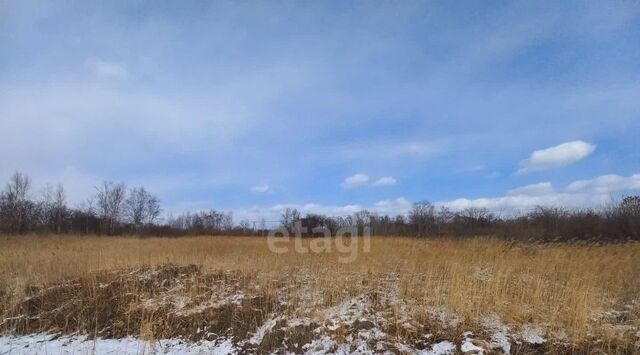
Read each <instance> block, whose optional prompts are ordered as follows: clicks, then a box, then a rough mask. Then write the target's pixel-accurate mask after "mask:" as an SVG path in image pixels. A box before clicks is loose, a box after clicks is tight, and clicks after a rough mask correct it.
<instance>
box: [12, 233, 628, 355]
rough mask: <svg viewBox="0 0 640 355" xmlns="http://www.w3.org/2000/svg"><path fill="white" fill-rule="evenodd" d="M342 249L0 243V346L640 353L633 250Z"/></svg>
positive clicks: (378, 241)
mask: <svg viewBox="0 0 640 355" xmlns="http://www.w3.org/2000/svg"><path fill="white" fill-rule="evenodd" d="M325 241H330V242H331V243H333V242H334V238H331V239H327V240H325ZM302 242H303V243H304V244H305V245H308V244H309V243H318V242H319V240H318V239H313V240H309V239H305V240H303V241H302ZM283 243H285V242H280V245H283ZM352 243H353V244H351V246H352V247H353V248H354V249H351V251H350V252H349V253H353V254H352V255H354V256H355V258H354V260H353V262H350V263H341V262H339V260H340V259H339V258H340V257H343V258H344V257H345V256H346V255H347V254H348V253H347V252H345V251H344V250H343V251H342V252H341V251H339V250H337V249H336V248H335V244H331V245H334V247H333V248H332V250H331V251H330V252H324V253H307V254H300V253H296V252H294V251H293V249H294V246H293V242H289V245H288V246H289V252H287V253H283V254H277V253H274V252H272V251H270V250H269V248H268V245H267V241H266V239H265V238H258V237H207V236H202V237H190V238H179V239H167V238H125V237H113V238H111V237H74V236H59V237H37V236H29V237H2V238H0V299H1V302H0V315H1V318H0V320H1V321H2V322H1V323H0V330H1V331H2V333H3V336H2V338H1V341H0V352H4V351H8V350H11V351H12V352H17V353H19V352H21V351H22V352H29V350H31V351H33V350H34V348H33V346H34V345H31V348H24V345H26V344H29V341H30V340H29V339H31V340H33V339H36V338H37V339H41V340H42V337H45V338H46V336H45V335H43V334H58V335H62V336H63V337H61V338H58V339H56V340H53V341H50V342H44V343H40V344H41V345H40V346H41V347H42V348H40V350H41V351H43V352H44V351H51V349H48V348H45V347H46V346H49V345H51V344H54V343H55V342H60V343H64V342H65V341H66V343H65V344H66V346H68V347H67V349H68V350H69V349H71V350H74V349H75V351H87V352H88V351H90V349H91V347H88V346H85V345H83V344H90V343H91V344H93V342H92V341H91V340H86V341H83V340H84V339H85V338H88V339H93V338H97V339H104V340H101V341H102V343H100V342H96V343H95V344H99V345H93V346H96V349H103V350H104V351H120V352H121V351H124V350H123V349H125V348H126V351H129V352H144V351H146V352H148V351H150V350H155V351H160V350H162V351H172V349H174V351H176V352H188V351H192V352H199V351H209V352H215V351H218V352H221V353H224V352H230V351H236V352H240V353H242V352H250V353H253V352H258V353H269V352H285V351H288V352H295V353H303V352H304V353H325V352H343V353H348V352H353V351H356V352H367V351H371V352H385V351H388V352H391V353H424V354H427V353H446V352H447V351H453V350H456V351H463V352H464V351H467V352H468V353H480V352H483V351H484V352H485V353H489V352H495V353H503V352H510V353H545V352H567V351H575V352H592V351H604V352H606V353H634V352H639V351H640V278H638V275H640V243H628V244H620V245H604V246H595V245H567V244H553V245H520V244H512V243H506V242H501V241H498V240H493V239H468V240H451V239H442V240H429V239H411V238H400V237H398V238H390V237H387V238H382V237H379V238H375V237H374V238H372V240H371V246H370V247H371V250H370V251H369V252H364V251H363V250H362V248H363V246H364V240H363V239H354V241H352ZM355 250H359V251H358V252H357V254H355ZM342 260H343V261H344V259H342ZM38 337H40V338H38ZM25 339H26V340H25ZM61 339H64V341H63V340H61ZM106 339H121V340H119V341H117V340H106ZM177 339H182V340H184V342H180V341H178V340H177ZM105 342H106V343H105ZM108 342H113V344H115V345H113V346H111V345H108V344H111V343H108ZM47 344H48V345H47ZM105 344H107V345H105ZM127 344H128V345H127ZM100 346H103V347H105V346H106V348H100ZM127 346H128V348H127ZM123 347H124V348H123ZM35 349H38V348H35ZM47 349H48V350H47ZM56 349H57V348H56ZM87 349H89V350H87ZM175 349H177V350H175ZM71 350H69V351H71Z"/></svg>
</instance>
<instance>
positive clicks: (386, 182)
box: [373, 176, 397, 186]
mask: <svg viewBox="0 0 640 355" xmlns="http://www.w3.org/2000/svg"><path fill="white" fill-rule="evenodd" d="M396 182H397V181H396V179H395V178H394V177H393V176H384V177H381V178H379V179H378V180H376V181H375V182H374V183H373V186H391V185H395V184H396Z"/></svg>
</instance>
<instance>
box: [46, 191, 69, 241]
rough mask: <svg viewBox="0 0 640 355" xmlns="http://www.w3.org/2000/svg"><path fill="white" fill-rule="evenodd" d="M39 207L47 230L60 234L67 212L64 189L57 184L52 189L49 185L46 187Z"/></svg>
mask: <svg viewBox="0 0 640 355" xmlns="http://www.w3.org/2000/svg"><path fill="white" fill-rule="evenodd" d="M41 205H42V207H41V208H42V217H43V218H44V223H45V224H46V225H47V226H48V230H53V231H54V232H56V233H61V232H62V228H63V225H64V222H65V219H66V217H67V214H68V212H69V209H68V208H67V195H66V194H65V192H64V187H63V186H62V185H61V184H58V186H56V188H55V189H54V188H53V187H52V186H51V185H47V187H46V188H45V190H44V192H43V198H42V203H41Z"/></svg>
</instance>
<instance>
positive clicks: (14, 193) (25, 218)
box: [0, 172, 35, 233]
mask: <svg viewBox="0 0 640 355" xmlns="http://www.w3.org/2000/svg"><path fill="white" fill-rule="evenodd" d="M30 190H31V179H30V178H29V177H28V176H27V175H24V174H22V173H20V172H16V173H14V174H13V176H12V177H11V179H10V181H9V183H8V184H7V186H6V187H5V190H4V191H3V192H2V195H1V196H0V205H1V206H0V207H1V208H0V215H1V218H2V220H3V224H4V225H6V228H7V230H8V231H9V232H11V233H23V232H25V231H26V230H27V229H28V224H29V223H30V222H32V221H31V217H32V216H31V215H32V214H33V213H34V210H35V205H34V204H33V203H32V202H31V201H30V200H29V191H30Z"/></svg>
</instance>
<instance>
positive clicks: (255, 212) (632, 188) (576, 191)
mask: <svg viewBox="0 0 640 355" xmlns="http://www.w3.org/2000/svg"><path fill="white" fill-rule="evenodd" d="M638 193H640V174H633V175H630V176H619V175H603V176H598V177H595V178H593V179H587V180H578V181H575V182H572V183H570V184H569V185H568V186H567V187H566V188H563V189H559V190H558V189H555V188H554V187H553V185H552V184H551V183H549V182H541V183H537V184H531V185H527V186H522V187H519V188H515V189H512V190H509V191H507V193H506V194H505V195H503V196H497V197H487V198H477V199H467V198H460V199H455V200H449V201H437V202H434V205H435V206H437V207H440V206H443V207H448V208H450V209H451V210H454V211H459V210H462V209H465V208H470V207H474V208H486V209H488V210H490V211H491V212H493V213H496V214H504V215H510V214H514V213H520V212H527V211H530V210H531V209H533V208H535V207H536V206H553V207H569V208H570V207H593V208H598V207H602V206H605V205H607V204H610V203H615V202H617V199H618V198H619V197H622V196H624V195H629V194H638ZM616 194H617V195H616ZM412 205H413V203H412V202H411V201H410V200H408V199H406V198H404V197H399V198H396V199H386V200H380V201H378V202H375V203H373V204H370V205H360V204H348V205H323V204H319V203H306V204H277V205H274V206H272V207H253V208H250V209H238V210H235V211H234V215H235V216H236V217H239V218H240V219H250V220H259V219H260V218H266V219H267V220H270V221H272V222H273V223H277V221H278V220H279V217H280V214H281V213H282V212H284V210H285V209H286V208H297V209H298V210H300V212H301V213H302V214H306V213H317V214H324V215H327V216H346V215H351V214H353V213H355V212H358V211H362V210H365V209H366V210H368V211H370V212H373V213H377V214H379V215H389V216H395V215H406V214H407V213H408V212H409V211H410V210H411V207H412Z"/></svg>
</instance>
